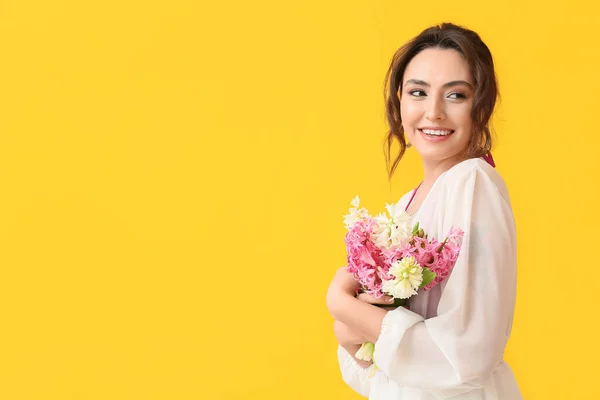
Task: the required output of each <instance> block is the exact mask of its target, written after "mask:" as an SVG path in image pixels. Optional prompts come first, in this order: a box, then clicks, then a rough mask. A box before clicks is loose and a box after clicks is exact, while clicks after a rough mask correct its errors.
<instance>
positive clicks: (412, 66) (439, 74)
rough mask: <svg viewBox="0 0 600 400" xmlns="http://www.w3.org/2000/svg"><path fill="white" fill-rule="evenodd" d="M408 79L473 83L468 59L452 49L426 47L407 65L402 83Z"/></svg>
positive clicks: (434, 84)
mask: <svg viewBox="0 0 600 400" xmlns="http://www.w3.org/2000/svg"><path fill="white" fill-rule="evenodd" d="M408 80H413V81H422V82H426V83H428V84H429V85H431V86H441V85H444V84H446V83H447V82H451V81H466V82H469V83H471V84H472V83H473V82H472V81H473V80H472V78H471V72H470V70H469V65H468V63H467V61H466V60H465V59H464V58H463V57H462V55H461V54H460V53H459V52H458V51H456V50H452V49H425V50H423V51H421V52H420V53H419V54H417V55H416V56H414V57H413V59H412V60H410V62H409V63H408V65H407V66H406V70H405V71H404V77H403V82H402V84H403V85H404V84H406V82H407V81H408Z"/></svg>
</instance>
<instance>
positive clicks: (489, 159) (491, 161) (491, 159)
mask: <svg viewBox="0 0 600 400" xmlns="http://www.w3.org/2000/svg"><path fill="white" fill-rule="evenodd" d="M483 159H484V160H485V161H487V163H488V164H490V165H491V166H492V167H494V168H496V163H495V162H494V157H492V152H491V151H490V152H489V153H487V154H486V155H485V156H483Z"/></svg>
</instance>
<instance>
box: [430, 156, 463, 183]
mask: <svg viewBox="0 0 600 400" xmlns="http://www.w3.org/2000/svg"><path fill="white" fill-rule="evenodd" d="M461 161H463V159H462V158H459V157H452V158H448V159H445V160H441V161H438V160H436V161H427V160H423V184H422V185H423V186H424V187H425V188H427V189H429V188H431V187H432V186H433V184H434V183H435V181H436V180H437V178H439V177H440V175H441V174H443V173H444V172H446V171H448V170H449V169H450V168H452V167H453V166H455V165H456V164H458V163H459V162H461Z"/></svg>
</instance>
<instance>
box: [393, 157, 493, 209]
mask: <svg viewBox="0 0 600 400" xmlns="http://www.w3.org/2000/svg"><path fill="white" fill-rule="evenodd" d="M483 159H484V160H485V161H486V162H487V163H488V164H490V165H491V166H492V167H494V168H496V163H495V162H494V157H492V152H491V151H490V152H489V153H487V154H486V155H484V156H483ZM422 184H423V182H421V183H419V186H417V188H416V189H415V190H413V194H412V196H410V200H409V201H408V204H407V205H406V208H405V209H404V211H408V207H410V203H412V201H413V199H414V198H415V195H416V194H417V190H419V188H420V187H421V185H422Z"/></svg>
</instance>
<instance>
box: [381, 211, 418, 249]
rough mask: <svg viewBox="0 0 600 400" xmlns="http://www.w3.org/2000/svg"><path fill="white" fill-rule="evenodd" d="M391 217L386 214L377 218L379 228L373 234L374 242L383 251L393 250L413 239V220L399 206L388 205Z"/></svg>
mask: <svg viewBox="0 0 600 400" xmlns="http://www.w3.org/2000/svg"><path fill="white" fill-rule="evenodd" d="M385 208H386V209H387V211H388V213H389V217H388V216H387V215H385V214H384V213H381V214H379V215H378V216H376V217H375V221H376V222H377V227H376V228H375V229H374V232H373V240H374V242H375V244H376V245H377V246H379V247H380V248H383V249H386V250H388V249H393V248H396V247H399V246H401V245H404V244H406V243H408V242H409V241H410V239H411V238H412V227H411V221H412V218H411V216H410V215H408V214H407V213H406V211H404V209H403V208H402V207H401V206H400V205H399V204H398V203H396V204H393V205H392V204H386V206H385Z"/></svg>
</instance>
